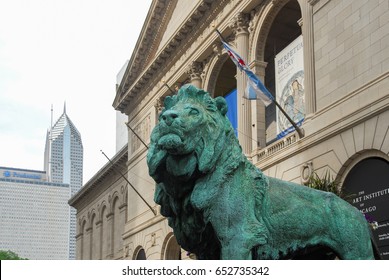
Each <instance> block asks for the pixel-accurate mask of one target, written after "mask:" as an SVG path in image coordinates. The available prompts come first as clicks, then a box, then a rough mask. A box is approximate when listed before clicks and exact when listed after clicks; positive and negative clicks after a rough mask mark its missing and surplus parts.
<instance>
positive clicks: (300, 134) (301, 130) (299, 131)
mask: <svg viewBox="0 0 389 280" xmlns="http://www.w3.org/2000/svg"><path fill="white" fill-rule="evenodd" d="M273 102H274V104H276V106H277V108H278V109H279V110H280V111H281V112H282V113H283V114H284V116H285V117H286V118H287V119H288V121H289V122H290V123H291V125H292V126H293V127H294V128H295V129H296V131H297V133H298V135H299V137H300V138H303V137H304V136H305V131H304V129H303V128H301V127H299V126H298V125H297V124H296V123H295V122H294V121H293V120H292V119H291V118H290V117H289V115H288V114H287V113H286V112H285V110H284V109H283V108H282V107H281V105H280V104H278V102H277V101H276V100H275V99H274V100H273Z"/></svg>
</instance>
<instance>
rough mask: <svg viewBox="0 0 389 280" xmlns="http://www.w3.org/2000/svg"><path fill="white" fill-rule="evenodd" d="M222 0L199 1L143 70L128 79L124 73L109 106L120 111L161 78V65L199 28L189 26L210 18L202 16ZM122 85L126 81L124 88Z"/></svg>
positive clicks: (193, 37)
mask: <svg viewBox="0 0 389 280" xmlns="http://www.w3.org/2000/svg"><path fill="white" fill-rule="evenodd" d="M157 2H158V1H157ZM224 2H228V1H227V0H217V1H212V0H203V1H201V2H199V4H198V5H197V6H196V8H195V9H194V10H193V12H192V13H191V14H190V15H189V16H188V18H187V19H186V20H185V21H184V22H183V23H182V24H181V26H180V28H178V30H177V31H176V32H175V33H174V35H173V36H172V37H171V38H170V40H169V41H168V42H167V43H166V44H165V46H164V47H163V48H162V49H161V50H160V51H159V52H158V53H157V54H156V56H155V57H154V59H153V60H152V61H151V62H150V64H149V66H148V67H147V68H145V69H144V70H143V72H141V73H139V74H138V75H135V76H136V78H135V79H128V78H129V76H128V75H127V76H125V77H124V79H123V80H122V84H121V85H120V86H119V87H118V90H117V94H116V98H115V101H114V103H113V107H114V108H115V109H116V110H119V111H121V112H123V113H124V112H125V110H126V107H127V106H128V104H129V103H130V102H133V101H135V100H134V98H135V97H136V96H137V95H139V94H140V93H141V92H145V91H146V90H145V89H149V87H150V86H151V85H153V84H155V82H154V81H158V79H160V78H161V77H160V76H161V75H163V74H164V73H161V69H163V68H166V67H167V68H168V67H169V66H171V65H173V63H174V62H175V61H176V60H177V59H178V58H179V57H180V56H181V55H182V54H183V52H184V51H185V50H186V49H187V47H186V46H189V45H190V44H191V43H193V42H194V41H195V40H196V38H197V36H196V35H197V34H198V33H199V32H201V28H200V29H198V28H196V29H194V28H193V27H194V26H196V25H200V24H201V25H202V26H204V24H205V23H206V24H209V23H210V21H211V20H210V19H207V20H205V19H204V18H206V15H209V14H211V11H213V10H214V9H215V8H217V7H219V6H222V5H221V3H224ZM131 67H132V65H131V63H129V66H128V69H127V70H129V69H130V68H131ZM135 76H134V77H135ZM152 81H153V82H152ZM124 85H127V86H128V88H127V87H126V86H124Z"/></svg>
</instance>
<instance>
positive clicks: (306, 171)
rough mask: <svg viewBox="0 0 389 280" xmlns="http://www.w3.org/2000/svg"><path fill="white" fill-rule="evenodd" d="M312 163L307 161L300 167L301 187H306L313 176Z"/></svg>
mask: <svg viewBox="0 0 389 280" xmlns="http://www.w3.org/2000/svg"><path fill="white" fill-rule="evenodd" d="M313 170H314V169H313V163H312V161H308V162H306V163H304V164H303V166H301V170H300V176H301V183H302V184H303V185H308V183H309V179H310V178H311V176H312V174H313Z"/></svg>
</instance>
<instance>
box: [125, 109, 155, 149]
mask: <svg viewBox="0 0 389 280" xmlns="http://www.w3.org/2000/svg"><path fill="white" fill-rule="evenodd" d="M133 130H134V131H135V133H136V134H137V135H138V136H139V137H140V138H141V139H142V141H144V142H147V139H149V138H150V134H151V114H150V113H149V114H147V115H146V116H145V118H144V119H143V120H142V121H141V122H140V123H138V124H137V125H136V126H135V127H134V128H133ZM128 133H129V135H130V138H131V141H130V151H129V154H130V155H132V154H134V153H135V152H136V151H137V150H138V149H139V148H140V147H142V146H144V145H143V143H142V142H141V140H140V139H139V138H138V136H136V135H135V134H134V133H132V131H129V132H128Z"/></svg>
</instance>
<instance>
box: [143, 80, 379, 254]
mask: <svg viewBox="0 0 389 280" xmlns="http://www.w3.org/2000/svg"><path fill="white" fill-rule="evenodd" d="M164 105H165V108H164V110H163V111H162V113H161V114H160V117H159V123H158V124H157V125H156V127H155V128H154V129H153V131H152V134H151V144H150V148H149V152H148V154H147V164H148V167H149V174H150V175H151V177H153V179H154V180H155V181H156V183H157V186H156V190H155V197H154V200H155V202H156V203H157V204H159V205H161V210H160V212H161V214H162V215H163V216H165V217H167V219H168V223H169V226H171V227H172V228H173V230H174V234H175V236H176V238H177V241H178V243H179V244H180V246H181V247H182V248H184V249H185V250H187V251H190V252H192V253H195V254H196V255H197V257H198V259H285V258H319V259H322V258H333V257H334V256H335V255H336V256H337V257H339V258H340V259H374V258H375V256H377V252H375V251H374V250H373V248H374V246H373V245H372V241H371V235H370V234H371V233H370V229H369V225H368V223H367V221H366V220H365V218H364V216H363V215H362V214H361V213H360V212H359V211H358V210H357V209H356V208H354V207H353V206H351V205H350V204H349V203H347V202H346V201H344V200H342V199H340V198H339V197H337V196H336V195H334V194H332V193H327V192H322V191H318V190H314V189H311V188H308V187H305V186H301V185H298V184H294V183H290V182H285V181H281V180H278V179H275V178H270V177H267V176H265V175H264V174H263V173H262V172H261V170H259V169H258V168H257V167H255V166H254V165H253V164H252V163H250V162H249V161H248V160H247V158H246V157H245V155H244V154H243V153H242V149H241V147H240V145H239V143H238V140H237V138H236V136H235V134H234V130H233V128H232V126H231V124H230V122H229V120H228V119H227V117H226V112H227V104H226V102H225V100H224V98H222V97H216V98H212V97H211V96H210V95H209V94H208V93H207V92H205V91H203V90H200V89H197V88H195V87H194V86H192V85H185V86H183V87H182V88H181V89H180V90H179V91H178V94H177V95H174V96H172V97H170V96H168V97H166V98H165V101H164ZM375 253H376V255H375ZM329 256H330V257H329Z"/></svg>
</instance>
